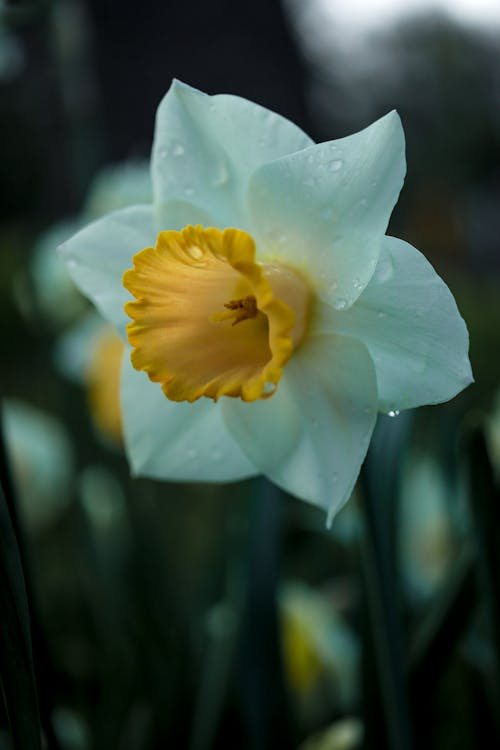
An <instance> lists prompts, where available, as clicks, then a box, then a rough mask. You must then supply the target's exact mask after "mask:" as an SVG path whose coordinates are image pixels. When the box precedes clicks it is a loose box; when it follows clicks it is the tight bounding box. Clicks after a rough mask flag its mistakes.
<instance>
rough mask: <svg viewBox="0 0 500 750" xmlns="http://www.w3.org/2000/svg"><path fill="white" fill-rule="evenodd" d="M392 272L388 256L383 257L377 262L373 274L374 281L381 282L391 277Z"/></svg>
mask: <svg viewBox="0 0 500 750" xmlns="http://www.w3.org/2000/svg"><path fill="white" fill-rule="evenodd" d="M392 274H393V268H392V262H391V261H390V260H389V259H388V258H385V259H383V260H381V261H380V262H379V263H378V264H377V267H376V269H375V274H374V277H375V281H376V282H377V283H378V284H383V283H384V282H385V281H388V280H389V279H390V278H391V276H392Z"/></svg>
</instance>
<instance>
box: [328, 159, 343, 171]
mask: <svg viewBox="0 0 500 750" xmlns="http://www.w3.org/2000/svg"><path fill="white" fill-rule="evenodd" d="M343 164H344V162H343V160H342V159H333V160H332V161H331V162H330V163H329V164H328V169H329V170H330V172H339V171H340V170H341V169H342V165H343Z"/></svg>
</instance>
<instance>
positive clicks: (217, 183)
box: [212, 162, 229, 187]
mask: <svg viewBox="0 0 500 750" xmlns="http://www.w3.org/2000/svg"><path fill="white" fill-rule="evenodd" d="M227 182H229V171H228V169H227V166H226V164H225V163H224V162H221V164H220V165H219V169H218V171H217V173H216V175H215V177H214V179H213V181H212V185H213V186H214V187H222V186H223V185H225V184H226V183H227Z"/></svg>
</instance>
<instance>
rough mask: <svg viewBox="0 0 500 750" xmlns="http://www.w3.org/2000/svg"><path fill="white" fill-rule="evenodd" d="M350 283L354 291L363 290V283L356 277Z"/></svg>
mask: <svg viewBox="0 0 500 750" xmlns="http://www.w3.org/2000/svg"><path fill="white" fill-rule="evenodd" d="M352 283H353V285H354V288H355V289H356V291H358V292H359V290H360V289H363V282H362V281H361V279H358V278H357V277H355V278H354V279H353V282H352Z"/></svg>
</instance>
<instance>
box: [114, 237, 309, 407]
mask: <svg viewBox="0 0 500 750" xmlns="http://www.w3.org/2000/svg"><path fill="white" fill-rule="evenodd" d="M133 260H134V268H133V269H131V270H129V271H126V272H125V274H124V276H123V284H124V286H125V287H126V288H127V289H128V290H129V291H130V292H131V293H132V294H133V295H134V297H136V300H135V301H133V302H129V303H127V304H126V305H125V311H126V312H127V314H128V315H129V316H130V317H131V318H132V322H131V323H129V325H128V326H127V333H128V338H129V341H130V343H131V344H132V346H133V347H134V350H133V352H132V355H131V359H132V364H133V365H134V367H135V368H136V369H137V370H145V371H146V372H147V373H148V375H149V377H150V379H151V380H153V381H155V382H160V383H162V387H163V391H164V393H165V395H166V396H167V397H168V398H169V399H171V400H173V401H196V400H197V399H198V398H200V397H201V396H208V397H210V398H213V399H214V400H217V399H218V398H219V397H220V396H222V395H225V396H233V397H240V398H242V399H243V400H244V401H254V400H255V399H259V398H266V397H268V396H270V395H272V393H273V392H274V389H275V388H276V385H277V383H278V381H279V379H280V377H281V373H282V368H283V366H284V365H285V364H286V362H287V360H288V359H289V357H290V355H291V354H292V351H293V348H294V344H295V343H296V338H297V336H296V325H295V318H296V315H295V312H294V310H293V309H292V307H291V306H290V305H289V304H286V303H285V302H283V301H282V300H281V299H278V298H277V297H276V296H275V294H274V292H273V287H272V285H271V283H272V282H271V281H270V280H269V279H268V277H267V275H266V271H265V267H263V266H261V265H259V264H257V263H256V262H255V243H254V241H253V239H252V237H251V236H250V235H249V234H247V233H246V232H244V231H242V230H239V229H225V230H224V231H222V230H219V229H215V228H209V229H204V228H203V227H201V226H196V227H193V226H187V227H185V228H184V229H183V230H182V231H180V232H176V231H165V232H161V233H160V234H159V236H158V239H157V242H156V247H154V248H151V247H149V248H146V249H145V250H142V251H141V252H139V253H138V254H137V255H135V256H134V259H133ZM290 273H291V272H290V271H288V270H287V274H290ZM292 275H293V274H292ZM272 276H276V273H275V272H274V273H272V274H271V277H272ZM300 283H301V284H302V285H303V282H302V281H301V282H300ZM306 298H307V295H306ZM304 304H305V303H304ZM303 317H304V314H303V312H301V313H300V315H299V319H302V318H303Z"/></svg>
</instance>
